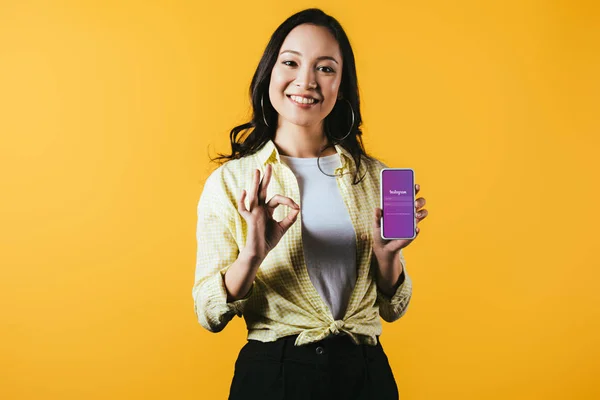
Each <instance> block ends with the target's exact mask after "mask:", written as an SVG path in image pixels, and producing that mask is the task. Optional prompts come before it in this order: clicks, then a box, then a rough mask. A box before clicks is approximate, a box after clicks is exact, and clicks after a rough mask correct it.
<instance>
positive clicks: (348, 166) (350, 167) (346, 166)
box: [256, 139, 354, 174]
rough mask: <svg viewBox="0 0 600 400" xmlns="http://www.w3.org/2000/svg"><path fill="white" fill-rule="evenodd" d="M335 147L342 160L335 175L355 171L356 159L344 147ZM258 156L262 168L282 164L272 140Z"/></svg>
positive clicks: (258, 152)
mask: <svg viewBox="0 0 600 400" xmlns="http://www.w3.org/2000/svg"><path fill="white" fill-rule="evenodd" d="M334 146H335V151H337V153H338V154H339V155H340V160H341V162H342V165H341V167H339V168H337V169H336V170H335V173H336V174H337V173H338V172H341V173H346V172H350V173H352V172H353V171H354V159H353V158H352V155H351V154H350V152H349V151H348V150H346V149H345V148H344V147H343V146H340V145H338V144H336V145H334ZM256 155H257V157H258V160H259V161H260V165H261V166H264V165H266V164H270V163H275V162H277V163H281V158H280V157H279V151H277V147H276V146H275V143H273V140H272V139H269V140H268V141H267V142H266V143H265V145H264V146H263V147H261V148H260V149H259V150H258V151H257V152H256Z"/></svg>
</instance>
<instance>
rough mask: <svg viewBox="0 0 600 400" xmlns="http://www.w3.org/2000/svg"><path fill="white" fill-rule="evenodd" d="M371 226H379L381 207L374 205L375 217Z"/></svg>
mask: <svg viewBox="0 0 600 400" xmlns="http://www.w3.org/2000/svg"><path fill="white" fill-rule="evenodd" d="M373 228H381V208H379V207H375V217H374V219H373Z"/></svg>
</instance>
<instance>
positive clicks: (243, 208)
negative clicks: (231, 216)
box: [238, 189, 248, 215]
mask: <svg viewBox="0 0 600 400" xmlns="http://www.w3.org/2000/svg"><path fill="white" fill-rule="evenodd" d="M245 198H246V190H245V189H244V190H242V195H241V196H240V198H239V199H238V211H239V212H240V214H242V215H244V213H247V212H248V210H247V209H246V203H244V199H245Z"/></svg>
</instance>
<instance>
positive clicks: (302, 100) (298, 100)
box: [290, 96, 315, 104]
mask: <svg viewBox="0 0 600 400" xmlns="http://www.w3.org/2000/svg"><path fill="white" fill-rule="evenodd" d="M290 97H291V99H292V100H294V101H295V102H296V103H302V104H312V103H314V102H315V99H307V98H306V97H300V96H290Z"/></svg>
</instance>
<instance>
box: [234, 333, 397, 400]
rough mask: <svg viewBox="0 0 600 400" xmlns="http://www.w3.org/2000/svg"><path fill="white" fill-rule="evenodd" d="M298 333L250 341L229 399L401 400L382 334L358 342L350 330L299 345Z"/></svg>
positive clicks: (239, 359)
mask: <svg viewBox="0 0 600 400" xmlns="http://www.w3.org/2000/svg"><path fill="white" fill-rule="evenodd" d="M296 337H297V335H294V336H287V337H284V338H281V339H279V340H277V341H275V342H260V341H256V340H248V342H247V343H246V345H244V347H242V349H241V350H240V353H239V355H238V359H237V361H236V363H235V373H234V376H233V380H232V382H231V388H230V393H229V400H238V399H244V400H249V399H261V400H295V399H298V400H300V399H301V400H319V399H327V400H350V399H352V400H363V399H364V400H398V398H399V396H398V387H397V385H396V381H395V379H394V374H393V373H392V369H391V368H390V364H389V362H388V358H387V356H386V354H385V353H384V351H383V348H382V347H381V343H379V337H377V346H369V345H360V346H357V345H355V344H354V343H353V342H352V341H351V340H350V338H349V337H348V336H346V335H338V336H334V337H333V338H328V339H325V340H321V341H319V342H315V343H310V344H307V345H304V346H294V341H295V340H296Z"/></svg>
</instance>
